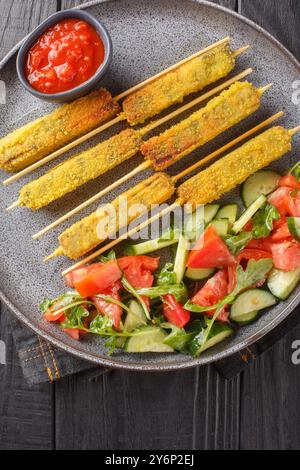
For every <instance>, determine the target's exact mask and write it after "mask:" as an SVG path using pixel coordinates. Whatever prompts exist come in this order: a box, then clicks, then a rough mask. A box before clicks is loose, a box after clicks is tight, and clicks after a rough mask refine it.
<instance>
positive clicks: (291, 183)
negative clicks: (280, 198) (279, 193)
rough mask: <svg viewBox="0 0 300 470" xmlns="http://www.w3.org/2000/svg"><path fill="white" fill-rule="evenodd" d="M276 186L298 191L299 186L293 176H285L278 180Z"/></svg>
mask: <svg viewBox="0 0 300 470" xmlns="http://www.w3.org/2000/svg"><path fill="white" fill-rule="evenodd" d="M278 186H279V187H281V186H286V187H288V188H294V189H300V184H299V183H298V181H297V180H296V178H295V176H293V175H287V176H283V177H282V178H280V180H279V181H278Z"/></svg>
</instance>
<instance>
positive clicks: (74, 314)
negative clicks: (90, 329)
mask: <svg viewBox="0 0 300 470" xmlns="http://www.w3.org/2000/svg"><path fill="white" fill-rule="evenodd" d="M89 316H90V312H89V311H88V310H87V309H86V308H85V307H84V306H83V305H76V306H75V307H72V308H69V310H68V311H67V312H66V321H65V322H63V323H61V324H60V327H61V328H78V329H80V330H85V329H86V328H85V326H84V325H83V320H84V319H85V318H87V317H89Z"/></svg>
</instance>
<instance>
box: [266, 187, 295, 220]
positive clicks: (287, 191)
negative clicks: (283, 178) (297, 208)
mask: <svg viewBox="0 0 300 470" xmlns="http://www.w3.org/2000/svg"><path fill="white" fill-rule="evenodd" d="M292 191H293V189H292V188H289V187H287V186H282V187H279V188H278V189H276V191H274V193H272V194H271V195H270V196H269V198H268V199H269V202H270V203H271V204H273V206H275V207H276V208H277V209H278V211H279V213H280V215H281V216H285V215H288V214H290V209H289V204H290V202H291V192H292ZM290 215H292V214H290Z"/></svg>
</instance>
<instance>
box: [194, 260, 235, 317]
mask: <svg viewBox="0 0 300 470" xmlns="http://www.w3.org/2000/svg"><path fill="white" fill-rule="evenodd" d="M227 294H228V277H227V271H226V270H224V269H223V270H221V271H218V272H217V273H216V274H215V275H214V276H213V277H212V278H210V279H209V280H208V281H207V282H206V284H205V285H204V286H203V287H202V289H200V290H199V292H198V293H197V294H196V295H194V297H193V298H192V302H193V304H196V305H200V306H201V307H211V306H212V305H215V304H216V303H217V302H219V301H220V300H222V299H224V297H226V295H227ZM205 314H206V315H208V316H210V317H213V316H214V314H215V311H210V312H205ZM217 319H218V320H219V321H222V322H227V321H228V312H227V311H226V308H224V309H223V310H222V312H221V313H220V315H219V316H218V318H217Z"/></svg>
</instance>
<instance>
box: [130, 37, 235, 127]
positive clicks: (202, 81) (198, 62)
mask: <svg viewBox="0 0 300 470" xmlns="http://www.w3.org/2000/svg"><path fill="white" fill-rule="evenodd" d="M234 67H235V57H234V53H233V52H232V51H231V50H230V45H229V44H228V43H227V44H221V45H220V46H218V47H216V48H215V49H212V50H211V51H209V52H207V53H206V54H203V55H201V56H200V57H195V58H194V59H192V60H190V61H189V62H187V63H185V64H183V65H181V66H180V67H178V68H177V69H175V70H173V71H171V72H169V73H167V74H165V75H163V76H162V77H159V78H158V79H156V80H155V81H154V82H152V83H149V85H146V86H145V87H143V88H142V89H141V90H138V91H137V92H136V93H133V94H132V95H129V96H128V97H127V98H126V99H125V100H124V101H123V112H124V115H125V117H126V119H127V121H128V123H129V124H130V125H131V126H135V125H136V124H142V123H143V122H145V121H146V120H147V119H149V118H151V117H153V116H155V115H157V114H159V113H160V112H162V111H163V110H165V109H167V108H169V107H170V106H172V105H174V104H176V103H180V102H182V100H183V98H184V97H186V96H188V95H190V94H192V93H196V92H199V91H201V90H203V89H204V88H205V87H207V86H208V85H211V84H212V83H214V82H216V81H218V80H220V79H221V78H224V77H226V76H227V75H228V74H229V73H230V72H231V71H232V70H233V69H234Z"/></svg>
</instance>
